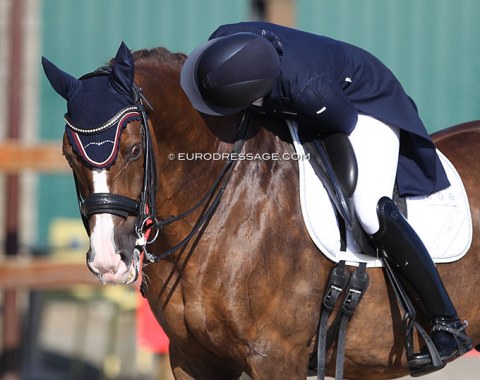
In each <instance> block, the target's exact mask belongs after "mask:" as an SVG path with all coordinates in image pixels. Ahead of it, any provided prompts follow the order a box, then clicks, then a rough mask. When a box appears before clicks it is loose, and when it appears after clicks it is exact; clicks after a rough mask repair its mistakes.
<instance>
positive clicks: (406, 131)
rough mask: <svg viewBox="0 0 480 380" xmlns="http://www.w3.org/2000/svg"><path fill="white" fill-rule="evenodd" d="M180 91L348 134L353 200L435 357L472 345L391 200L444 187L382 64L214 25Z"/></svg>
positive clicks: (428, 144)
mask: <svg viewBox="0 0 480 380" xmlns="http://www.w3.org/2000/svg"><path fill="white" fill-rule="evenodd" d="M181 85H182V88H183V89H184V91H185V93H186V94H187V96H188V97H189V99H190V101H191V103H192V104H193V106H194V107H195V108H196V109H197V110H199V111H200V112H202V113H205V114H210V115H226V114H232V113H235V112H238V111H241V110H243V109H245V108H247V107H249V106H250V105H252V104H253V105H254V106H255V107H254V108H255V109H257V110H259V111H261V112H262V113H266V114H268V115H271V116H274V117H282V118H285V119H296V120H297V121H298V122H299V125H301V126H308V127H311V128H317V129H319V130H322V131H326V132H330V131H331V132H343V133H345V134H347V135H348V137H349V140H350V142H351V144H352V147H353V150H354V152H355V155H356V159H357V164H358V182H357V187H356V190H355V192H354V194H353V201H354V207H355V212H356V214H357V217H358V219H359V221H360V224H361V225H362V227H363V229H364V230H365V232H366V233H367V234H368V235H369V236H371V239H372V241H373V242H374V244H375V245H376V246H377V247H378V248H379V249H383V250H385V251H386V253H387V256H388V258H389V259H390V260H391V261H392V262H393V263H394V264H395V267H396V270H398V272H399V273H400V275H401V278H403V279H404V280H406V281H407V282H408V283H409V284H410V285H411V286H412V287H413V288H414V290H415V291H416V293H417V294H418V296H419V297H420V299H421V301H422V302H423V304H424V306H425V309H426V311H427V314H428V316H429V318H430V319H431V321H432V326H433V328H432V334H431V336H432V340H433V342H434V344H435V346H436V347H437V350H438V352H439V354H440V357H441V359H442V360H444V361H450V360H453V359H454V358H456V357H457V356H459V355H460V354H461V353H463V352H465V348H467V349H468V348H469V347H468V344H467V343H466V342H465V340H466V336H465V335H463V332H464V329H465V327H466V324H462V323H461V321H460V320H459V318H458V316H457V311H456V310H455V307H454V305H453V304H452V301H451V300H450V297H449V295H448V293H447V291H446V289H445V287H444V285H443V283H442V281H441V279H440V277H439V274H438V272H437V270H436V268H435V265H434V263H433V261H432V259H431V258H430V255H429V253H428V252H427V249H426V247H425V246H424V244H423V243H422V241H421V240H420V238H419V237H418V235H417V234H416V233H415V231H414V230H413V229H412V227H411V226H410V225H409V223H408V222H407V221H406V219H405V218H403V216H401V214H400V213H399V212H398V210H397V208H396V206H395V204H394V203H393V201H392V200H391V198H392V192H393V188H394V184H395V181H396V184H397V187H398V191H399V194H400V195H401V196H414V195H428V194H432V193H435V192H437V191H439V190H442V189H444V188H446V187H448V186H449V182H448V179H447V176H446V173H445V171H444V168H443V166H442V164H441V162H440V160H439V158H438V156H437V154H436V151H435V146H434V144H433V143H432V141H431V139H430V137H429V136H428V133H427V131H426V129H425V127H424V125H423V123H422V121H421V120H420V117H419V115H418V112H417V109H416V106H415V103H414V102H413V100H412V99H410V98H409V97H408V96H407V94H406V93H405V91H404V90H403V88H402V86H401V84H400V83H399V82H398V80H397V79H396V78H395V76H394V75H393V74H392V73H391V71H390V70H389V69H388V68H387V67H385V66H384V65H383V64H382V63H381V62H380V61H379V60H378V59H377V58H375V57H374V56H372V55H371V54H370V53H368V52H366V51H364V50H362V49H360V48H358V47H355V46H352V45H350V44H347V43H344V42H340V41H336V40H333V39H331V38H328V37H324V36H318V35H314V34H310V33H306V32H303V31H299V30H295V29H290V28H287V27H283V26H279V25H275V24H270V23H265V22H243V23H238V24H231V25H223V26H220V27H219V28H218V29H217V30H216V31H215V32H214V33H213V34H212V36H211V37H210V39H209V41H207V42H205V43H203V44H202V45H200V46H199V47H197V48H196V49H195V50H194V51H193V52H192V54H191V55H190V56H189V57H188V58H187V60H186V62H185V65H184V67H183V69H182V73H181ZM459 336H462V337H463V338H465V340H463V339H462V338H461V337H459ZM464 345H465V346H467V347H463V346H464ZM411 359H412V360H411V361H409V364H410V366H411V367H418V368H425V367H427V366H430V365H431V358H430V355H429V353H428V350H426V349H422V350H421V351H420V352H418V353H415V354H414V357H413V358H411Z"/></svg>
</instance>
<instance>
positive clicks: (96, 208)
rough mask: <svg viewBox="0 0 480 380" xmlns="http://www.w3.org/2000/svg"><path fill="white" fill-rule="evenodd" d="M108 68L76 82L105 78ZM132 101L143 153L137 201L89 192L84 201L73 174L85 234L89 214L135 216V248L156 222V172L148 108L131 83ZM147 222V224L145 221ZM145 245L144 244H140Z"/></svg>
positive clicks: (122, 196) (143, 240) (114, 195)
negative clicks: (140, 129) (139, 192)
mask: <svg viewBox="0 0 480 380" xmlns="http://www.w3.org/2000/svg"><path fill="white" fill-rule="evenodd" d="M109 74H110V68H109V67H100V68H99V69H97V70H95V71H94V72H92V73H89V74H86V75H84V76H82V77H81V78H80V79H87V78H90V77H92V76H99V75H109ZM132 98H133V101H134V103H135V106H136V108H137V111H138V113H139V114H140V116H141V128H142V142H143V151H144V174H143V185H142V192H141V194H140V197H139V199H132V198H129V197H126V196H124V195H120V194H112V193H92V194H90V195H88V196H87V197H86V198H85V199H84V198H83V197H82V195H81V193H80V188H79V185H78V180H77V176H76V174H75V172H74V173H73V175H74V178H75V187H76V192H77V200H78V207H79V209H80V214H81V216H82V220H83V224H84V226H85V229H86V230H87V233H88V234H90V227H89V223H88V219H89V217H90V216H91V215H93V214H100V213H109V214H113V215H117V216H120V217H122V218H127V217H128V216H129V215H133V216H136V217H137V220H136V221H135V235H136V237H137V245H145V244H146V241H145V238H144V236H145V232H146V231H147V230H148V228H150V226H155V225H157V224H158V221H157V219H156V217H155V198H156V193H157V170H156V165H155V156H154V153H153V144H152V138H151V136H150V130H149V128H148V114H147V112H146V109H145V105H147V106H148V107H149V108H150V109H151V108H152V107H151V106H150V104H149V103H148V101H147V100H146V99H145V97H144V96H143V93H142V90H141V88H139V87H138V86H136V85H135V84H133V87H132ZM149 221H150V222H149ZM143 242H145V244H142V243H143Z"/></svg>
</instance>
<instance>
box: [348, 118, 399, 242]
mask: <svg viewBox="0 0 480 380" xmlns="http://www.w3.org/2000/svg"><path fill="white" fill-rule="evenodd" d="M399 135H400V132H399V129H398V128H395V127H390V126H388V125H386V124H384V123H382V122H381V121H379V120H377V119H374V118H373V117H371V116H367V115H358V122H357V125H356V126H355V129H354V130H353V131H352V133H351V134H350V136H349V139H350V142H351V143H352V146H353V150H354V152H355V156H356V158H357V164H358V182H357V187H356V190H355V192H354V193H353V202H354V207H355V211H356V213H357V217H358V219H359V221H360V224H361V225H362V227H363V228H364V229H365V232H367V233H368V234H370V235H372V234H374V233H375V232H377V231H378V230H379V228H380V225H379V222H378V217H377V203H378V201H379V200H380V198H382V197H384V196H386V197H389V198H392V195H393V187H394V184H395V177H396V174H397V165H398V152H399V147H400V138H399Z"/></svg>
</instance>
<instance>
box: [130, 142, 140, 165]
mask: <svg viewBox="0 0 480 380" xmlns="http://www.w3.org/2000/svg"><path fill="white" fill-rule="evenodd" d="M141 154H142V146H141V144H136V145H134V146H133V148H132V150H131V151H130V157H129V159H130V161H133V160H137V159H138V158H139V157H140V155H141Z"/></svg>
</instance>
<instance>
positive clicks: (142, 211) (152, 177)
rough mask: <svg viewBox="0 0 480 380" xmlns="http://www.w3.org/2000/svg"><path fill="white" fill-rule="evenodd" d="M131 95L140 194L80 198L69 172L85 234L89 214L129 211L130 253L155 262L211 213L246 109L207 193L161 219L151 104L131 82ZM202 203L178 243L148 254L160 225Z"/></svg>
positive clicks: (241, 137) (238, 145)
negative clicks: (137, 130)
mask: <svg viewBox="0 0 480 380" xmlns="http://www.w3.org/2000/svg"><path fill="white" fill-rule="evenodd" d="M109 74H110V68H109V67H100V68H99V69H97V70H96V71H94V72H92V73H89V74H86V75H84V76H82V77H81V78H80V79H86V78H89V77H92V76H96V75H109ZM132 97H133V100H134V102H135V105H136V107H137V110H138V112H139V114H140V115H141V128H142V140H143V149H144V175H143V187H142V192H141V194H140V197H139V199H132V198H129V197H126V196H123V195H120V194H112V193H92V194H90V195H88V196H87V197H86V198H85V199H83V197H82V195H81V193H80V188H79V184H78V179H77V176H76V174H75V172H74V173H73V175H74V179H75V187H76V192H77V200H78V207H79V209H80V214H81V216H82V220H83V224H84V226H85V229H86V231H87V233H88V234H89V235H90V227H89V223H88V219H89V217H90V216H91V215H93V214H99V213H109V214H113V215H118V216H120V217H123V218H127V217H128V216H130V215H133V216H136V217H137V220H136V221H135V235H136V238H137V240H136V243H135V246H136V248H135V252H134V253H135V254H136V255H140V253H141V251H143V252H144V255H145V258H146V259H147V260H148V261H150V262H159V261H160V260H162V259H164V258H166V257H167V256H169V255H171V254H172V253H174V252H175V251H176V250H178V249H179V248H181V247H183V246H185V245H186V244H187V243H188V242H189V241H190V240H191V239H192V237H193V236H194V235H195V234H196V233H197V232H198V231H199V230H200V228H201V227H202V226H204V225H205V223H206V222H207V221H208V220H209V219H210V218H211V217H212V216H213V214H214V213H215V211H216V209H217V207H218V205H219V203H220V200H221V198H222V195H223V193H224V191H225V188H226V186H227V183H228V181H229V179H230V176H231V174H232V171H233V170H232V169H233V167H234V166H235V163H236V161H237V157H238V153H240V151H241V150H242V148H243V144H244V142H245V134H246V130H247V128H248V125H249V111H248V110H246V111H245V112H244V114H243V117H242V120H241V122H240V125H239V127H238V129H237V135H236V137H235V143H234V144H233V146H232V149H231V151H230V154H229V159H228V160H227V162H226V163H225V165H224V167H223V169H222V171H221V172H220V174H219V175H218V176H217V178H216V180H215V182H214V183H213V185H212V186H211V187H210V189H209V190H208V191H207V193H206V194H205V195H204V196H203V197H202V198H201V199H200V200H199V201H198V202H197V204H195V205H194V206H193V207H192V208H190V209H189V210H187V211H185V212H184V213H181V214H179V215H177V216H171V217H169V218H167V219H164V220H158V219H157V218H156V213H155V199H156V193H157V172H156V164H155V156H154V152H153V144H152V138H151V135H150V131H149V128H148V114H147V112H146V110H145V105H147V106H148V107H149V108H150V109H153V108H152V107H151V106H150V104H149V103H148V101H147V100H146V99H145V97H144V96H143V93H142V90H141V88H139V87H138V86H136V85H135V84H134V85H133V88H132ZM202 205H204V208H203V211H202V212H201V213H200V215H199V216H198V218H197V220H196V222H195V224H194V226H193V227H192V230H191V231H190V232H189V233H188V234H187V235H186V236H185V238H183V239H182V240H181V241H180V242H179V243H178V244H176V245H175V246H173V247H172V248H170V249H168V250H166V251H164V252H162V253H160V254H152V253H149V252H148V251H147V249H146V245H147V244H149V243H151V242H153V240H155V238H156V236H158V232H159V231H160V229H161V228H164V227H166V226H168V225H170V224H172V223H174V222H176V221H178V220H181V219H183V218H185V217H186V216H188V215H190V214H192V213H193V212H194V211H195V210H197V209H199V208H200V206H202ZM149 230H156V234H155V236H154V238H153V239H151V240H150V241H147V239H146V234H147V231H149Z"/></svg>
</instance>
